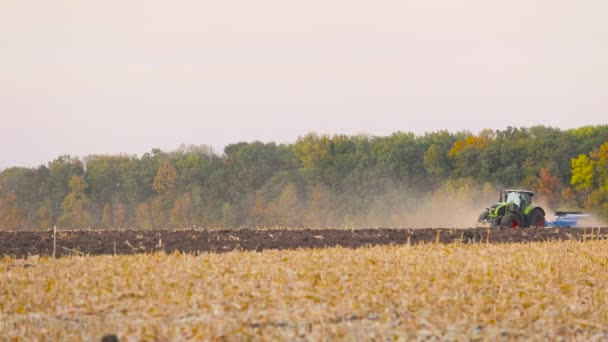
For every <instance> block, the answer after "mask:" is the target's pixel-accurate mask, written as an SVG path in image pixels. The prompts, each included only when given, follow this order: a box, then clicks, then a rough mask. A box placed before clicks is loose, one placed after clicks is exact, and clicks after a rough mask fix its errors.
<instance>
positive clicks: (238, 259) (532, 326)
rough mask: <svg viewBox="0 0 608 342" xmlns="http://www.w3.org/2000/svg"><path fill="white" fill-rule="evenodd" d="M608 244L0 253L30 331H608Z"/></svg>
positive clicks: (1, 320)
mask: <svg viewBox="0 0 608 342" xmlns="http://www.w3.org/2000/svg"><path fill="white" fill-rule="evenodd" d="M606 284H608V241H607V240H603V239H599V238H596V239H593V238H591V237H590V238H588V239H585V241H584V242H583V241H575V240H571V241H553V242H532V243H526V244H520V243H510V244H491V243H486V242H480V243H479V242H478V243H472V244H467V243H462V242H458V241H457V242H455V243H452V244H440V243H420V244H417V245H409V244H404V245H388V246H370V247H361V248H357V249H351V248H343V247H331V248H322V249H321V248H318V249H295V250H272V249H270V250H263V251H261V252H257V251H242V250H241V251H239V250H236V251H230V252H226V253H200V254H182V253H177V252H176V253H172V254H166V253H165V252H154V253H146V254H135V255H103V256H78V255H74V256H67V257H64V258H59V259H52V258H49V257H46V256H31V257H29V258H18V259H15V258H11V257H5V258H2V259H0V336H3V337H2V339H13V338H18V339H20V340H33V339H49V340H72V339H77V340H88V341H93V340H99V339H100V338H101V337H102V336H103V335H106V334H115V335H116V336H117V337H118V338H119V339H120V340H142V339H143V340H171V341H173V340H188V339H192V340H201V339H203V340H204V339H209V340H242V339H264V340H277V339H278V340H300V339H301V340H325V339H351V340H352V339H355V340H368V339H376V340H385V339H391V340H392V339H394V338H401V339H422V338H427V337H438V338H439V339H445V340H469V339H499V340H500V339H504V340H512V339H526V340H528V339H537V340H538V339H543V340H545V339H560V338H564V339H568V340H570V339H579V340H590V339H598V340H602V339H608V291H607V290H606V286H605V285H606Z"/></svg>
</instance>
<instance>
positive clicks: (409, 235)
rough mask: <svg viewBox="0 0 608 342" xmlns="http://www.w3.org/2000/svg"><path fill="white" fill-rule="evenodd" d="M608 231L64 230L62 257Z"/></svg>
mask: <svg viewBox="0 0 608 342" xmlns="http://www.w3.org/2000/svg"><path fill="white" fill-rule="evenodd" d="M607 237H608V228H543V229H506V228H505V229H486V228H476V229H447V228H439V229H430V228H429V229H386V228H377V229H354V230H345V229H319V230H317V229H300V230H288V229H276V230H266V229H264V230H253V229H239V230H72V231H58V232H57V234H56V238H55V254H56V256H65V255H114V254H121V255H124V254H127V255H128V254H139V253H146V252H154V251H163V252H166V253H172V252H176V251H179V252H183V253H198V252H227V251H233V250H242V251H263V250H268V249H280V250H282V249H298V248H327V247H337V246H340V247H347V248H358V247H364V246H375V245H391V244H394V245H402V244H411V245H415V244H420V243H444V244H449V243H458V242H461V243H522V242H538V241H565V240H579V241H584V240H593V239H606V238H607ZM52 253H53V232H52V231H43V232H0V257H1V256H12V257H17V258H23V257H27V256H29V255H52Z"/></svg>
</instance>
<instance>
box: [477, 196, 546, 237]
mask: <svg viewBox="0 0 608 342" xmlns="http://www.w3.org/2000/svg"><path fill="white" fill-rule="evenodd" d="M532 197H534V192H532V191H528V190H513V189H504V190H502V191H501V192H500V198H499V199H498V203H496V204H494V205H492V206H491V207H490V208H486V210H484V211H483V212H482V213H481V215H479V218H478V220H477V221H478V222H479V223H481V224H482V225H488V224H489V225H490V227H492V228H498V227H509V228H519V227H521V228H526V227H537V228H542V227H544V226H545V211H544V210H543V208H541V207H539V206H536V205H534V204H532Z"/></svg>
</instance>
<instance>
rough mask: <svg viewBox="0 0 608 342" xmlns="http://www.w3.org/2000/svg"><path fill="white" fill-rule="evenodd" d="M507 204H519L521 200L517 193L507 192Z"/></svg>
mask: <svg viewBox="0 0 608 342" xmlns="http://www.w3.org/2000/svg"><path fill="white" fill-rule="evenodd" d="M507 202H509V203H515V204H517V205H519V204H520V203H521V199H520V198H519V194H518V193H517V192H509V193H508V194H507Z"/></svg>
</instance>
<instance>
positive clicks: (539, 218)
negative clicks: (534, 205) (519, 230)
mask: <svg viewBox="0 0 608 342" xmlns="http://www.w3.org/2000/svg"><path fill="white" fill-rule="evenodd" d="M544 226H545V214H544V213H543V212H542V211H541V210H539V209H534V210H533V211H532V214H531V215H530V227H535V228H542V227H544Z"/></svg>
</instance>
